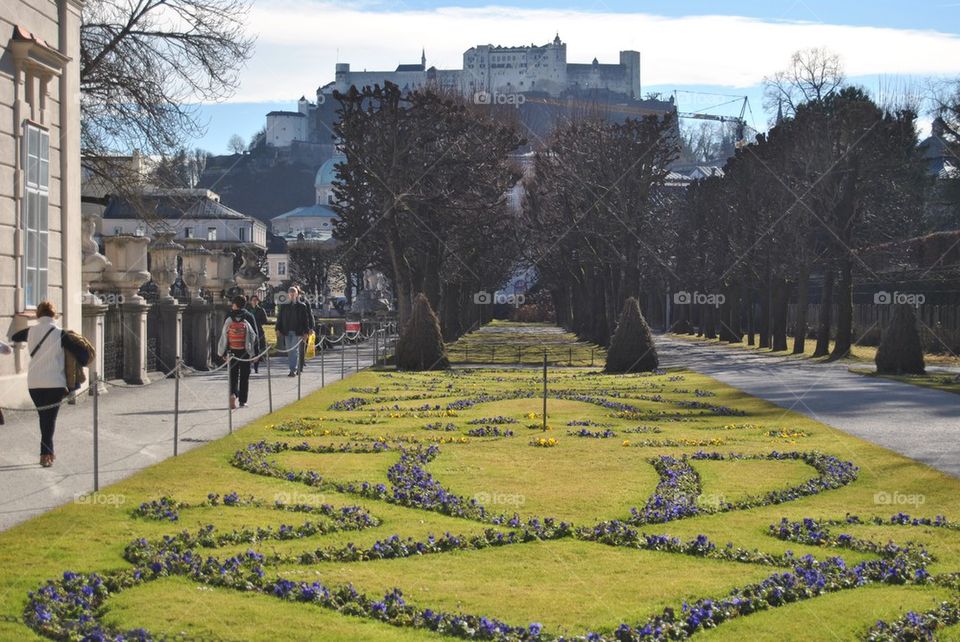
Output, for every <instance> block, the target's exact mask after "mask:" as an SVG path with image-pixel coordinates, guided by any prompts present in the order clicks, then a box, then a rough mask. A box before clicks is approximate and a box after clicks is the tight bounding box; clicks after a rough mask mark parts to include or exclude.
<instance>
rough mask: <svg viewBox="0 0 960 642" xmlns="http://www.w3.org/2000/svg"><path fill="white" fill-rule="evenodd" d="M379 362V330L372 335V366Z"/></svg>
mask: <svg viewBox="0 0 960 642" xmlns="http://www.w3.org/2000/svg"><path fill="white" fill-rule="evenodd" d="M379 360H380V329H379V328H378V329H377V331H376V332H374V333H373V366H374V367H376V366H377V362H378V361H379Z"/></svg>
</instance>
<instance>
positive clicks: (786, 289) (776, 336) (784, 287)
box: [772, 279, 790, 352]
mask: <svg viewBox="0 0 960 642" xmlns="http://www.w3.org/2000/svg"><path fill="white" fill-rule="evenodd" d="M774 283H775V292H774V293H773V338H772V344H773V346H772V347H773V351H774V352H784V351H785V350H786V349H787V303H788V302H789V301H790V284H789V283H788V282H787V281H786V279H776V280H775V281H774Z"/></svg>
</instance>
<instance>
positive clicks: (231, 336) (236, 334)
mask: <svg viewBox="0 0 960 642" xmlns="http://www.w3.org/2000/svg"><path fill="white" fill-rule="evenodd" d="M227 347H228V348H230V349H231V350H238V351H242V350H246V349H247V323H246V322H245V321H244V320H242V319H241V320H240V321H231V322H230V325H228V326H227Z"/></svg>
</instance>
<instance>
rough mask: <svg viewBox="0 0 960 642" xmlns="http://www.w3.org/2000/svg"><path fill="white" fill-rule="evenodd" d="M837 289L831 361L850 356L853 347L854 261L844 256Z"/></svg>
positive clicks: (848, 256)
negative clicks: (835, 329) (835, 320)
mask: <svg viewBox="0 0 960 642" xmlns="http://www.w3.org/2000/svg"><path fill="white" fill-rule="evenodd" d="M838 285H839V287H838V288H837V340H836V342H835V343H834V345H833V352H831V353H830V358H831V359H840V358H843V357H846V356H847V355H849V354H850V347H851V346H852V345H853V259H852V258H851V257H850V255H849V254H844V257H843V258H842V259H841V261H840V282H839V283H838Z"/></svg>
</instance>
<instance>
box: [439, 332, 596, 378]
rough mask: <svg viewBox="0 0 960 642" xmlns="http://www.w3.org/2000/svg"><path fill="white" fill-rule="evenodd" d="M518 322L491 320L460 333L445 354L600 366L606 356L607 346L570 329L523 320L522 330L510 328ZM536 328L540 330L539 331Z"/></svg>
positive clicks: (459, 359) (473, 359) (486, 360)
mask: <svg viewBox="0 0 960 642" xmlns="http://www.w3.org/2000/svg"><path fill="white" fill-rule="evenodd" d="M517 325H518V324H515V323H511V322H509V321H499V320H494V321H491V322H490V323H488V324H487V325H485V326H483V328H481V330H480V331H479V332H472V333H470V334H467V335H464V336H462V337H460V338H459V339H458V340H457V341H455V342H454V343H451V344H448V345H447V354H449V355H450V361H451V362H452V363H479V364H492V365H501V364H502V365H516V364H518V363H519V364H527V365H536V364H542V363H543V355H544V353H546V355H547V363H549V364H551V365H558V366H570V365H573V366H598V367H602V366H603V364H604V361H605V360H606V358H607V353H606V350H605V349H604V348H603V347H601V346H598V345H596V344H594V343H589V342H587V341H579V340H578V339H577V337H576V335H574V334H572V333H570V332H544V331H543V330H556V328H555V327H554V326H552V325H549V324H546V323H524V324H522V325H523V326H525V327H524V329H525V332H523V333H517V332H515V331H511V330H513V329H515V327H516V326H517ZM538 330H539V331H538Z"/></svg>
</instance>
